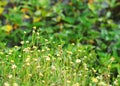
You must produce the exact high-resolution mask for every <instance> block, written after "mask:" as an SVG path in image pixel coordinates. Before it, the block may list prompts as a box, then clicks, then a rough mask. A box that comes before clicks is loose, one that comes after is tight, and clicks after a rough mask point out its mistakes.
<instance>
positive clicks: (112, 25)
mask: <svg viewBox="0 0 120 86" xmlns="http://www.w3.org/2000/svg"><path fill="white" fill-rule="evenodd" d="M119 8H120V2H119V0H105V1H104V0H0V48H5V47H13V46H15V45H18V46H20V41H22V40H23V38H24V39H29V40H31V32H32V29H33V27H34V26H35V27H36V28H37V30H40V32H41V33H42V35H43V36H44V37H46V38H47V37H49V38H51V39H53V40H57V39H61V40H65V41H66V44H67V43H76V42H80V43H81V44H83V45H93V46H94V47H95V50H96V52H97V53H98V56H99V55H100V56H103V57H104V56H105V55H106V54H110V55H113V56H115V57H116V58H118V61H119V56H120V39H119V37H120V24H119V22H120V21H119V18H120V11H119ZM24 32H26V34H27V36H26V37H23V34H24ZM119 62H120V61H119Z"/></svg>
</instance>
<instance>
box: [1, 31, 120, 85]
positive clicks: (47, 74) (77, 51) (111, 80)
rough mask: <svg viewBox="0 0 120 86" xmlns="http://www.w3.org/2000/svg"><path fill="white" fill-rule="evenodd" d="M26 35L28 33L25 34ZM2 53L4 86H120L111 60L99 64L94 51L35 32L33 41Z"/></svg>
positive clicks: (2, 50) (26, 41) (119, 76)
mask: <svg viewBox="0 0 120 86" xmlns="http://www.w3.org/2000/svg"><path fill="white" fill-rule="evenodd" d="M25 34H26V33H25ZM21 44H22V45H21V46H14V47H13V48H10V49H1V50H0V85H1V86H110V85H113V86H119V85H120V83H119V80H120V75H119V74H118V75H117V77H114V76H111V75H112V74H111V64H112V63H113V62H115V58H114V57H111V58H109V59H108V60H107V61H106V62H105V63H106V64H105V65H104V64H102V63H101V64H99V63H98V60H99V59H98V58H97V55H96V53H95V50H94V47H93V46H91V45H81V44H80V43H79V42H77V43H69V44H67V45H65V41H64V40H62V41H61V40H59V39H58V40H57V41H53V40H52V39H50V38H49V37H48V38H47V39H46V38H44V37H43V36H42V35H41V33H40V32H38V31H37V32H36V31H35V30H33V34H32V40H31V41H30V40H23V41H21Z"/></svg>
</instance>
